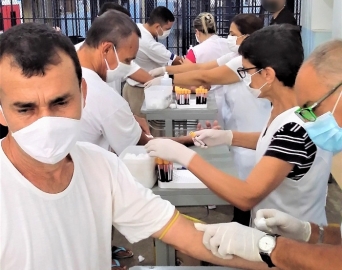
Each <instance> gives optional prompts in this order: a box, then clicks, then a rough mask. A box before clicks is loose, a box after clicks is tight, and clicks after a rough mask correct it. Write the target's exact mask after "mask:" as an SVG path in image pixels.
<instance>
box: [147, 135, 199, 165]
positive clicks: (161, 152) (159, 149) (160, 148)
mask: <svg viewBox="0 0 342 270" xmlns="http://www.w3.org/2000/svg"><path fill="white" fill-rule="evenodd" d="M145 148H146V150H147V153H148V154H149V155H150V156H151V157H159V158H161V159H164V160H168V161H172V162H176V163H179V164H181V165H183V166H184V167H187V166H188V165H189V163H190V161H191V159H192V158H193V157H194V155H195V154H196V153H195V151H193V150H191V149H189V148H187V147H186V146H184V145H182V144H179V143H177V142H175V141H173V140H170V139H154V140H151V141H149V142H148V143H147V144H146V145H145Z"/></svg>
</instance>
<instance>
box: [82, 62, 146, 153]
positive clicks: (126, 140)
mask: <svg viewBox="0 0 342 270" xmlns="http://www.w3.org/2000/svg"><path fill="white" fill-rule="evenodd" d="M82 74H83V78H84V79H85V81H86V83H87V88H88V91H87V98H86V103H85V107H84V109H83V112H82V118H81V124H82V127H81V134H80V141H86V142H90V143H94V144H96V145H98V146H101V147H102V148H104V149H106V150H113V151H114V152H115V153H116V154H118V155H120V153H121V152H122V151H123V150H124V149H125V148H126V147H128V146H130V145H136V144H137V143H138V142H139V140H140V137H141V132H142V131H141V128H140V126H139V124H138V122H137V121H136V120H135V118H134V116H133V114H132V111H131V109H130V107H129V105H128V103H127V101H126V100H125V99H124V98H123V97H122V96H120V95H119V94H118V93H117V92H116V91H113V89H112V88H111V87H110V86H108V84H107V83H105V82H104V81H103V80H102V79H101V78H100V76H99V75H97V74H96V73H95V72H94V71H92V70H90V69H87V68H83V67H82Z"/></svg>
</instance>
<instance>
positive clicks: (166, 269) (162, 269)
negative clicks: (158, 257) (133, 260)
mask: <svg viewBox="0 0 342 270" xmlns="http://www.w3.org/2000/svg"><path fill="white" fill-rule="evenodd" d="M129 269H130V270H152V269H153V270H209V269H211V270H234V269H236V268H231V267H219V266H133V267H131V268H129Z"/></svg>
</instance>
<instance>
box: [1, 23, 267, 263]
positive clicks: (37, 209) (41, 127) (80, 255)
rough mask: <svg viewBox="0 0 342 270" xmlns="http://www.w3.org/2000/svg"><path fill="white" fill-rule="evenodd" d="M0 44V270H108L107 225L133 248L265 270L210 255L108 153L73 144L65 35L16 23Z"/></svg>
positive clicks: (75, 77)
mask: <svg viewBox="0 0 342 270" xmlns="http://www.w3.org/2000/svg"><path fill="white" fill-rule="evenodd" d="M0 47H1V51H0V70H1V72H0V76H1V79H0V101H1V112H0V115H1V117H0V122H1V124H3V125H6V126H8V128H9V134H8V135H7V137H6V138H4V139H3V140H1V141H0V143H1V147H0V187H1V188H0V219H1V226H0V239H1V242H0V269H1V270H18V269H20V270H36V269H39V270H40V269H58V270H59V269H63V270H69V269H70V270H71V269H72V270H74V269H75V270H78V269H82V270H87V269H89V270H93V269H101V270H103V269H107V270H109V269H110V266H111V245H110V239H111V237H110V236H111V228H112V225H114V226H115V227H116V228H117V229H118V230H119V231H120V232H121V233H122V234H123V235H125V237H126V238H127V239H128V240H129V241H130V242H132V243H134V242H137V241H140V240H142V239H145V238H148V237H150V236H152V237H155V238H160V239H161V240H162V241H164V242H165V243H168V244H170V245H173V246H175V248H177V249H178V250H181V251H182V252H185V253H186V254H188V255H190V256H193V257H195V258H198V259H201V260H204V261H209V262H212V263H214V264H222V265H231V266H234V267H241V268H244V269H253V268H255V267H256V268H259V269H267V268H266V267H265V265H264V264H263V263H261V264H254V263H248V262H245V261H243V260H241V259H239V258H234V259H233V260H226V261H225V260H221V259H218V258H215V257H214V256H213V255H212V254H211V253H210V251H208V250H207V249H206V248H205V247H204V246H203V244H202V236H203V233H201V232H198V231H196V229H195V228H194V226H193V224H192V223H191V222H190V221H188V220H186V219H185V218H184V217H182V216H181V215H179V214H178V212H177V211H176V210H175V208H174V206H172V205H171V204H170V203H169V202H167V201H164V200H162V199H161V198H160V197H159V196H156V195H154V194H153V193H152V192H151V190H149V189H146V188H144V187H143V186H141V185H140V184H138V183H137V182H135V181H134V179H133V177H132V175H131V174H130V173H129V171H128V169H127V168H126V167H125V165H124V164H123V163H122V162H121V161H120V160H119V159H118V158H117V156H116V155H114V154H113V153H111V152H109V151H106V150H104V149H102V148H100V147H98V146H96V145H93V144H89V143H80V142H78V143H76V141H77V139H78V133H79V131H80V124H81V123H80V118H81V115H82V107H83V106H84V100H85V98H86V94H87V88H86V84H85V82H84V80H83V81H82V69H81V66H80V63H79V60H78V58H77V54H76V52H75V49H74V47H73V44H72V43H71V42H70V40H69V39H68V38H67V37H66V36H64V35H60V34H58V33H57V32H56V31H55V30H53V29H52V28H51V27H48V26H46V25H43V24H35V23H25V24H20V25H17V26H14V27H12V28H10V29H9V30H7V31H6V32H5V33H4V34H2V36H1V39H0ZM108 57H113V56H108ZM14 78H15V79H14ZM82 105H83V106H82Z"/></svg>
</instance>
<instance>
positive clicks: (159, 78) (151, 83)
mask: <svg viewBox="0 0 342 270" xmlns="http://www.w3.org/2000/svg"><path fill="white" fill-rule="evenodd" d="M162 78H163V76H160V77H157V78H154V79H152V80H150V81H148V82H147V83H145V84H144V87H145V89H146V88H149V87H151V86H153V85H160V84H161V79H162Z"/></svg>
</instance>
